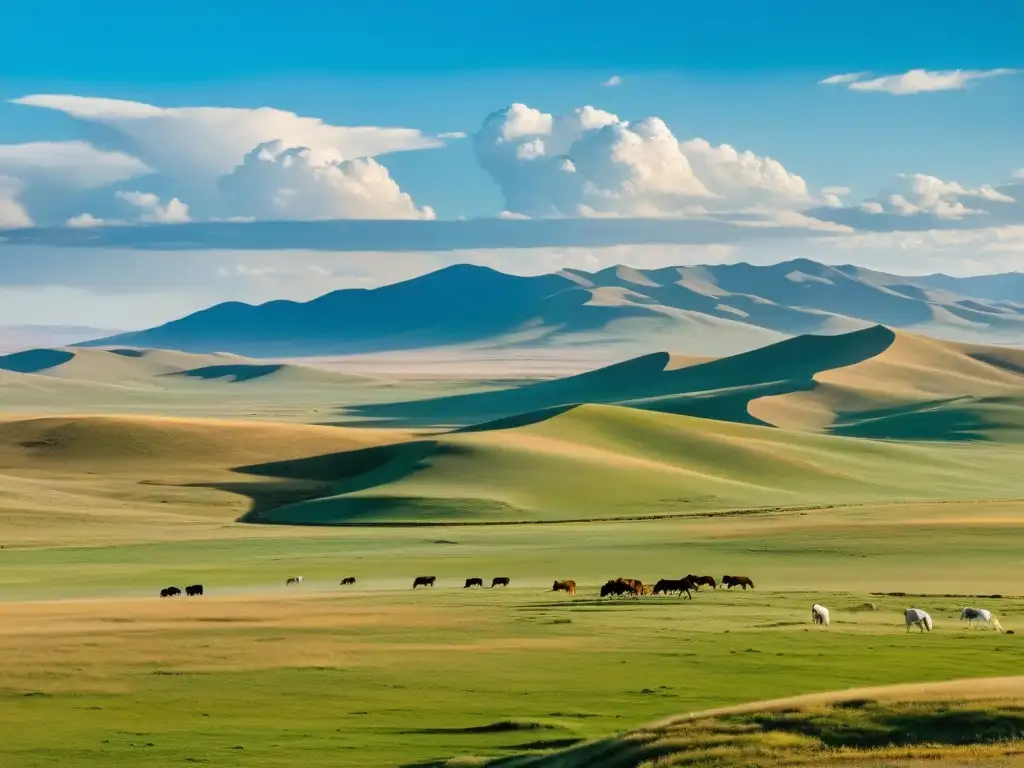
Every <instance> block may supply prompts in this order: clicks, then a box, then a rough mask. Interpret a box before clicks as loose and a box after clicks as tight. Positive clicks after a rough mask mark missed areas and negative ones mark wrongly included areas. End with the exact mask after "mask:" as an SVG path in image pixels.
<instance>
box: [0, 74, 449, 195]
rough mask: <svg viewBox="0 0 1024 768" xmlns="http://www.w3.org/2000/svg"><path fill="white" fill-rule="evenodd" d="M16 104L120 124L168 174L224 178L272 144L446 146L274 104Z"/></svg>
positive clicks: (27, 99)
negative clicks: (305, 114) (253, 153)
mask: <svg viewBox="0 0 1024 768" xmlns="http://www.w3.org/2000/svg"><path fill="white" fill-rule="evenodd" d="M14 103H15V104H22V105H26V106H32V107H41V108H45V109H52V110H56V111H58V112H63V113H64V114H67V115H70V116H71V117H74V118H76V119H78V120H82V121H84V122H86V123H97V124H100V125H104V126H106V127H108V128H110V129H113V131H114V132H115V135H116V136H117V137H118V138H119V139H120V141H121V142H123V147H124V149H125V150H126V151H130V152H131V154H132V155H134V156H135V157H138V158H140V159H141V160H142V162H144V163H146V164H147V165H149V166H150V167H151V168H154V169H156V170H158V171H160V172H162V173H171V172H177V173H182V174H184V173H199V174H201V175H203V176H207V177H218V176H222V175H223V174H225V173H230V172H231V170H232V169H233V168H234V167H235V166H236V165H238V164H239V163H241V162H242V160H243V159H244V158H245V156H246V155H247V154H248V153H249V152H250V151H252V149H253V147H256V146H258V145H259V144H263V143H264V142H268V141H275V140H277V141H282V142H284V143H285V144H286V145H287V146H292V147H297V146H302V147H310V148H312V149H317V150H333V151H336V152H339V153H340V154H341V155H342V156H344V157H345V158H347V159H351V158H356V157H374V156H376V155H382V154H386V153H389V152H399V151H402V150H413V149H426V148H430V147H439V146H441V145H442V142H441V141H439V140H438V139H437V138H435V137H432V136H427V135H425V134H423V133H422V132H421V131H418V130H415V129H412V128H379V127H375V126H338V125H330V124H328V123H325V122H324V121H323V120H321V119H319V118H316V117H303V116H301V115H297V114H295V113H294V112H287V111H284V110H280V109H273V108H271V107H260V108H258V109H239V108H234V107H158V106H154V105H152V104H143V103H140V102H134V101H122V100H120V99H97V98H89V97H85V96H72V95H66V94H36V95H31V96H24V97H22V98H19V99H14Z"/></svg>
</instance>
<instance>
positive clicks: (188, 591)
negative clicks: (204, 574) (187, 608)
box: [185, 584, 203, 597]
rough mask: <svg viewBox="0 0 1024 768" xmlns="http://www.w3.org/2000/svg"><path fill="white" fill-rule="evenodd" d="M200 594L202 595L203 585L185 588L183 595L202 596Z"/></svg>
mask: <svg viewBox="0 0 1024 768" xmlns="http://www.w3.org/2000/svg"><path fill="white" fill-rule="evenodd" d="M202 594H203V585H202V584H193V585H192V586H191V587H185V595H186V596H187V597H192V596H193V595H202Z"/></svg>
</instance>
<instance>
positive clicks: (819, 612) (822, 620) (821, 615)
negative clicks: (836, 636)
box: [811, 603, 828, 627]
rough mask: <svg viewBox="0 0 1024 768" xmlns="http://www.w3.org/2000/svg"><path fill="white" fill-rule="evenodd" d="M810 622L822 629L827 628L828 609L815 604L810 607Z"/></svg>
mask: <svg viewBox="0 0 1024 768" xmlns="http://www.w3.org/2000/svg"><path fill="white" fill-rule="evenodd" d="M811 621H812V622H814V623H815V624H821V626H823V627H827V626H828V608H826V607H825V606H824V605H818V604H817V603H815V604H814V605H812V606H811Z"/></svg>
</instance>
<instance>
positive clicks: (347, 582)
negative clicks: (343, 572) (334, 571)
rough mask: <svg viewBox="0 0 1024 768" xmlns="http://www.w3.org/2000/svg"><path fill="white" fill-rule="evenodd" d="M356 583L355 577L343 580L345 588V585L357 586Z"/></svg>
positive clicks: (347, 577)
mask: <svg viewBox="0 0 1024 768" xmlns="http://www.w3.org/2000/svg"><path fill="white" fill-rule="evenodd" d="M355 583H356V577H355V576H346V577H345V578H344V579H342V580H341V584H342V586H344V585H345V584H355Z"/></svg>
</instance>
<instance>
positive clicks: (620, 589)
mask: <svg viewBox="0 0 1024 768" xmlns="http://www.w3.org/2000/svg"><path fill="white" fill-rule="evenodd" d="M721 583H722V586H723V587H725V588H727V589H732V588H733V587H742V588H743V591H744V592H746V590H747V587H750V588H751V589H753V588H754V582H753V581H751V580H750V578H748V577H747V576H723V577H722V582H721ZM701 587H711V588H712V589H718V582H716V581H715V577H714V576H697V575H695V574H692V573H691V574H689V575H687V576H684V577H683V578H681V579H659V580H658V581H657V582H656V583H654V584H644V583H643V582H642V581H641V580H640V579H627V578H624V577H622V576H620V577H619V578H617V579H609V580H608V581H606V582H605V583H604V585H602V587H601V591H600V594H601V597H619V596H621V595H632V596H635V597H640V596H642V595H671V594H677V595H679V596H680V597H682V596H683V595H684V594H685V595H686V596H687V597H688V598H689V599H690V600H693V594H692V593H693V592H699V591H700V588H701ZM551 591H552V592H569V593H570V594H573V595H574V594H576V582H574V581H556V582H555V583H554V586H553V587H552V588H551Z"/></svg>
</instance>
